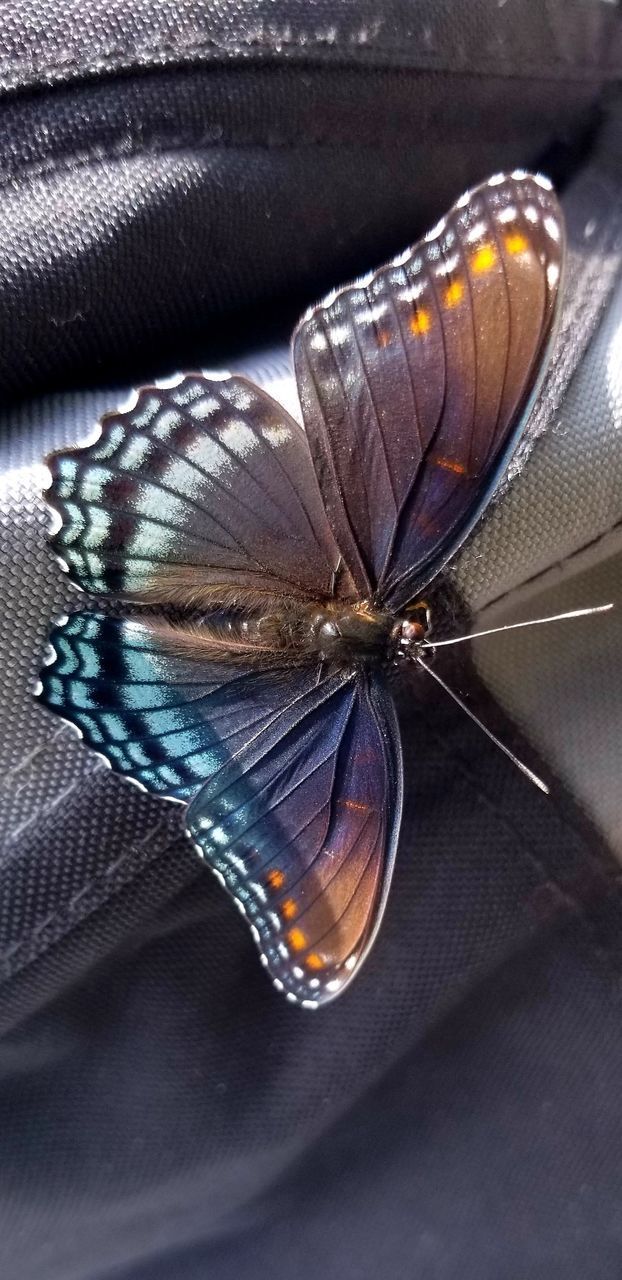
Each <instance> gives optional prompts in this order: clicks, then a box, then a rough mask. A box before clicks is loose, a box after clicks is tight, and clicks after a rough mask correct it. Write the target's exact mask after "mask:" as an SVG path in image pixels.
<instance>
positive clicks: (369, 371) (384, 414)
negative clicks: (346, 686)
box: [294, 173, 564, 609]
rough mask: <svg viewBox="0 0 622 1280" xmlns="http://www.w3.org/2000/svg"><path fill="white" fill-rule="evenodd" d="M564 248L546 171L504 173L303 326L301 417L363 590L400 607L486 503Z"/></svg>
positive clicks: (546, 336) (547, 329)
mask: <svg viewBox="0 0 622 1280" xmlns="http://www.w3.org/2000/svg"><path fill="white" fill-rule="evenodd" d="M563 248H564V231H563V221H562V214H561V210H560V208H559V205H558V202H557V200H556V198H555V195H554V193H553V191H552V190H551V187H550V184H549V183H548V182H547V180H546V179H543V178H540V177H534V176H531V175H528V174H523V173H514V174H512V175H509V176H503V175H500V176H499V177H496V178H492V179H491V180H490V181H489V182H487V183H485V184H483V185H482V186H480V187H478V188H476V189H475V190H473V191H470V192H468V193H467V194H466V195H465V196H463V197H462V198H461V199H460V200H459V201H458V202H457V204H456V205H454V207H453V208H452V209H451V211H450V212H449V213H448V215H447V217H446V218H444V219H443V220H442V222H441V223H440V224H439V225H438V227H436V228H435V229H434V230H433V231H432V232H430V234H429V235H428V236H426V237H425V239H424V240H422V241H421V242H420V243H419V244H417V245H415V247H414V248H413V249H410V250H408V251H407V252H406V253H405V254H403V255H402V256H401V257H399V258H397V259H395V261H394V262H392V263H390V264H389V265H388V266H386V267H384V268H382V269H381V270H380V271H378V272H376V273H375V274H373V275H371V276H369V277H367V278H366V279H365V280H361V281H359V282H358V283H356V284H354V285H352V286H351V287H350V288H347V289H343V290H341V291H340V292H338V293H336V294H332V295H330V296H329V297H328V298H326V300H325V301H324V302H323V303H322V304H321V305H320V306H318V307H316V308H314V309H313V310H312V311H311V312H310V313H309V314H308V315H307V316H306V317H305V318H304V319H303V320H302V322H301V324H300V326H299V328H298V330H297V332H296V334H295V337H294V359H295V365H296V374H297V379H298V387H299V392H300V398H301V404H302V410H303V417H304V421H305V425H306V429H307V434H308V436H309V442H310V445H311V451H312V454H313V458H314V463H315V467H316V470H317V473H318V478H319V481H320V485H321V488H322V492H323V495H324V502H325V506H326V510H327V513H328V517H329V520H330V522H331V525H332V528H333V532H334V533H335V537H336V539H337V542H338V543H339V547H340V549H341V551H342V553H343V555H344V558H345V560H346V562H347V564H348V566H349V568H350V571H351V573H352V576H353V578H354V580H355V582H356V585H357V588H358V590H359V591H360V592H361V594H362V595H370V594H375V595H376V596H377V597H378V598H379V599H380V600H381V601H382V602H383V603H385V604H386V605H388V606H389V607H391V608H394V609H398V608H400V607H402V606H403V605H404V604H405V603H406V602H407V601H408V600H409V599H412V597H413V595H414V593H415V592H416V591H417V590H418V589H419V588H420V587H421V586H422V585H424V584H425V582H427V581H429V580H430V579H431V578H432V577H433V576H434V574H435V573H436V572H437V571H438V569H439V568H440V567H441V566H442V564H443V563H444V562H445V560H447V558H448V557H449V556H450V555H451V554H452V553H453V552H454V551H455V549H456V547H457V546H458V545H459V544H460V542H461V541H462V540H463V538H464V537H465V536H466V534H467V533H468V531H469V529H470V528H472V526H473V524H474V522H475V520H476V519H477V517H478V516H479V515H480V513H481V511H482V509H483V507H484V506H485V504H486V502H487V501H488V500H489V498H490V496H491V494H492V492H493V490H494V488H495V486H496V484H497V483H498V480H499V477H500V474H501V472H502V470H503V468H504V467H505V466H506V464H507V462H508V460H509V457H510V454H511V452H512V450H513V449H514V448H515V446H516V444H517V442H518V439H519V436H520V432H521V430H522V428H523V425H524V423H525V420H526V416H527V413H528V411H529V408H530V406H531V402H532V398H533V396H534V394H535V391H536V389H537V386H538V385H539V380H540V378H541V376H542V372H543V368H544V364H545V355H546V353H547V350H548V347H549V345H550V338H551V332H552V327H553V321H554V316H555V312H556V308H557V299H558V294H559V282H560V273H561V267H562V260H563Z"/></svg>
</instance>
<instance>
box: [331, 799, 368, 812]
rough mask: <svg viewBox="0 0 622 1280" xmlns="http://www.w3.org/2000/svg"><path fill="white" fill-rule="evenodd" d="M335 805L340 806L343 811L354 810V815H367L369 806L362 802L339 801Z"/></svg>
mask: <svg viewBox="0 0 622 1280" xmlns="http://www.w3.org/2000/svg"><path fill="white" fill-rule="evenodd" d="M337 803H338V804H342V805H343V807H344V809H354V811H355V812H356V813H369V805H368V804H364V803H363V801H362V800H339V801H338V802H337Z"/></svg>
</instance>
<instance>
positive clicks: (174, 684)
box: [40, 613, 317, 800]
mask: <svg viewBox="0 0 622 1280" xmlns="http://www.w3.org/2000/svg"><path fill="white" fill-rule="evenodd" d="M182 634H183V633H181V632H180V631H179V630H177V629H175V628H174V627H172V626H171V625H169V624H167V623H166V622H164V621H161V620H155V619H152V618H147V617H145V618H143V619H142V620H138V619H137V618H127V619H126V618H115V617H109V616H105V615H102V614H97V613H74V614H72V615H71V616H70V617H69V619H68V620H67V622H66V623H65V624H64V625H63V626H59V627H56V628H54V630H53V631H52V633H51V635H50V650H49V657H50V659H51V661H49V663H48V665H46V666H45V667H44V668H43V671H42V673H41V686H42V688H41V693H40V696H41V698H42V701H43V702H45V703H46V705H47V706H49V707H50V708H51V709H52V710H54V711H56V712H57V714H59V715H61V716H62V717H63V718H64V719H66V720H69V721H70V722H71V723H73V724H75V725H76V726H77V727H78V728H79V729H80V731H81V733H82V735H83V737H84V738H85V740H86V741H87V742H88V744H89V745H90V746H92V747H95V748H96V750H97V751H99V752H100V753H101V754H102V755H103V756H105V757H106V758H107V759H108V760H109V761H110V764H111V765H112V766H113V768H114V769H117V770H118V771H119V772H120V773H123V774H125V776H126V777H128V778H131V779H132V780H133V781H134V782H137V783H139V784H140V785H141V786H143V787H146V788H147V790H149V791H153V792H156V793H158V794H160V795H164V796H167V797H168V798H170V799H173V800H190V799H191V798H192V796H194V795H195V794H196V792H197V790H198V789H199V788H200V787H201V786H202V785H203V783H204V782H205V780H206V779H207V778H209V777H210V776H211V775H212V773H214V771H215V770H217V769H218V768H220V767H221V766H222V764H223V763H224V762H225V761H226V760H228V759H229V757H230V755H231V754H233V753H235V752H236V751H237V750H238V748H239V747H240V746H241V745H244V744H245V743H246V742H247V740H248V739H249V737H252V736H254V735H255V734H256V733H258V732H259V731H261V730H262V729H263V728H264V727H265V726H266V725H267V724H269V723H270V721H271V720H272V719H273V718H274V716H275V714H276V713H277V712H278V711H279V709H280V707H281V704H282V702H283V700H284V699H286V700H289V699H292V698H296V697H297V696H298V694H299V693H300V692H301V691H304V690H306V689H307V688H308V687H313V686H314V685H315V683H316V681H317V669H312V670H309V669H305V670H304V671H300V670H294V671H292V672H287V673H285V672H284V671H283V669H282V668H281V669H280V670H278V671H272V670H265V671H263V670H260V671H258V670H257V669H256V668H254V667H250V666H248V667H244V666H243V665H239V664H235V663H232V662H228V661H225V662H222V663H215V662H210V663H206V662H204V661H201V660H200V658H199V659H197V657H194V656H192V654H191V653H189V652H188V647H187V646H186V645H184V644H183V643H182V640H181V638H180V637H181V636H182Z"/></svg>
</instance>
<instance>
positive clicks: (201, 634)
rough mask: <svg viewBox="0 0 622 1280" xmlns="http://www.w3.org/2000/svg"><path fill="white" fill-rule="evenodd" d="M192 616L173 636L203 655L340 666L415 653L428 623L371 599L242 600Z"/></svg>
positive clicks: (387, 661)
mask: <svg viewBox="0 0 622 1280" xmlns="http://www.w3.org/2000/svg"><path fill="white" fill-rule="evenodd" d="M243 604H244V597H243V594H240V595H238V596H237V609H236V610H235V611H228V612H227V613H225V614H224V615H223V614H221V613H220V612H218V613H216V614H215V615H214V614H207V615H204V616H202V617H198V618H194V617H193V616H192V615H191V616H190V618H189V619H188V620H186V621H184V620H183V619H178V620H177V621H176V622H175V623H174V624H173V625H172V626H171V628H170V639H171V643H172V644H173V646H174V647H175V646H176V647H177V649H178V650H179V651H181V649H182V648H184V649H185V652H186V654H187V655H188V656H190V655H191V654H192V652H193V651H194V653H195V656H196V658H197V660H198V661H203V662H204V661H207V660H209V659H212V658H218V660H219V661H221V662H225V663H226V662H230V663H232V664H238V663H239V662H240V661H243V662H245V663H247V664H251V665H255V666H257V667H258V668H259V667H262V666H265V665H269V666H273V667H276V666H283V667H290V666H297V665H300V664H301V663H307V664H312V665H313V664H315V665H317V664H318V663H320V664H322V663H328V664H330V665H331V666H333V667H334V668H336V669H342V668H355V669H356V668H366V667H370V668H377V669H378V670H381V669H384V668H386V667H390V666H393V665H395V663H396V662H397V660H398V658H404V657H411V658H414V657H415V656H416V653H417V648H418V644H419V642H420V641H421V640H422V639H423V638H424V637H425V634H426V625H424V623H423V622H422V621H415V620H413V613H414V612H424V610H423V609H421V608H419V609H417V607H415V609H414V610H411V611H409V616H403V617H400V616H397V615H395V614H392V613H390V612H387V611H386V610H382V609H378V608H374V606H373V604H372V603H371V602H370V601H366V600H361V601H358V602H353V603H351V604H347V603H345V602H343V601H337V602H333V601H308V602H302V601H300V600H295V599H294V600H289V601H288V600H275V601H273V602H271V607H269V608H268V609H267V608H266V605H265V604H264V606H263V609H259V610H258V609H254V608H253V607H252V606H250V607H247V608H246V609H244V608H243Z"/></svg>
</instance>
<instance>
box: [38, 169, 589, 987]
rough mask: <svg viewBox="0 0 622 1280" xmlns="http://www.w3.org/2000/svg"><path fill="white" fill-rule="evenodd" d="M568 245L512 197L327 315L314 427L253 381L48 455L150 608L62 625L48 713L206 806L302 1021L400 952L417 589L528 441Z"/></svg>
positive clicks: (336, 296) (468, 209)
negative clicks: (404, 743)
mask: <svg viewBox="0 0 622 1280" xmlns="http://www.w3.org/2000/svg"><path fill="white" fill-rule="evenodd" d="M563 252H564V232H563V222H562V216H561V212H560V208H559V205H558V203H557V200H556V198H555V195H554V194H553V191H552V189H551V186H550V183H549V182H548V181H547V180H546V179H544V178H542V177H538V176H533V175H530V174H526V173H522V172H517V173H513V174H511V175H509V176H507V175H499V176H498V177H495V178H491V179H490V181H489V182H486V183H484V184H483V185H482V186H479V187H477V188H476V189H474V190H472V191H470V192H468V193H467V194H466V195H464V196H462V198H461V199H460V200H458V201H457V203H456V204H455V205H454V207H453V208H452V209H451V211H450V212H449V214H448V215H447V217H445V218H443V220H442V222H441V223H439V225H438V226H437V227H435V228H434V230H433V231H431V232H430V233H429V235H427V236H425V238H424V239H423V240H422V241H420V243H418V244H416V245H415V247H414V248H412V249H409V250H407V252H406V253H403V254H401V255H400V256H399V257H398V258H395V259H394V260H393V262H390V263H389V264H388V265H387V266H385V267H382V268H381V269H380V270H379V271H377V272H375V273H374V274H370V275H369V276H366V277H365V278H364V279H362V280H359V281H357V282H356V283H355V284H353V285H351V286H349V287H348V288H345V289H341V290H339V291H338V292H336V293H333V294H331V295H330V296H329V297H327V298H326V299H325V300H324V301H323V302H322V303H321V304H320V305H319V306H317V307H315V308H314V309H313V310H311V311H310V312H308V313H307V315H305V317H304V318H303V320H302V322H301V324H300V325H299V327H298V329H297V330H296V332H295V334H294V339H293V358H294V365H295V370H296V378H297V384H298V391H299V395H300V402H301V406H302V417H303V420H304V425H305V428H306V433H305V431H303V430H302V429H301V427H300V426H299V425H298V423H297V422H295V421H294V420H293V419H292V418H290V417H289V416H288V415H287V413H286V412H285V410H284V409H283V408H282V407H281V406H280V405H279V404H277V403H276V402H275V401H274V400H272V399H271V398H270V397H269V396H268V395H266V394H265V392H263V391H261V390H260V389H259V388H258V387H256V386H254V385H253V384H252V383H251V382H249V381H247V380H246V379H245V378H242V377H238V376H232V377H226V378H223V379H218V378H210V377H206V376H203V375H201V374H192V375H188V376H185V377H183V378H182V379H181V380H180V381H179V382H178V383H177V384H176V385H174V386H167V387H158V386H152V387H146V388H143V389H142V390H141V391H139V392H138V393H137V395H136V396H135V397H134V402H133V405H132V407H131V408H127V409H125V410H123V411H119V412H117V413H112V414H108V415H107V416H106V417H105V418H104V419H103V421H102V424H101V431H100V434H99V436H98V439H97V440H96V442H95V443H90V444H89V445H87V446H86V447H84V448H79V449H75V450H67V451H64V452H62V453H57V454H55V455H53V456H52V457H51V458H50V460H49V465H50V470H51V477H52V479H51V491H50V492H49V495H48V500H49V501H50V503H51V504H52V507H53V508H54V511H55V513H56V517H57V518H56V521H55V523H56V528H55V530H54V533H53V543H54V547H55V550H56V552H57V553H58V555H59V557H62V560H63V561H64V565H65V568H67V569H68V571H69V573H70V575H71V577H72V579H73V581H74V582H75V583H76V584H77V585H78V586H79V587H81V588H83V589H84V590H85V591H87V592H90V593H91V594H93V595H96V596H107V597H112V598H113V599H115V600H116V601H119V602H126V606H129V605H130V604H134V605H135V606H139V605H140V606H145V605H146V606H150V607H149V609H145V608H144V607H143V608H142V609H139V608H134V609H133V610H130V608H129V607H126V609H125V614H124V616H113V615H112V614H105V613H95V612H86V611H85V612H81V613H74V614H73V615H72V616H71V617H70V618H69V620H68V621H67V622H66V624H65V625H64V626H62V627H56V628H55V629H54V630H53V632H52V635H51V647H50V649H49V657H50V662H49V664H48V665H47V666H46V667H45V669H44V672H43V677H42V685H43V688H42V693H43V696H44V699H45V701H46V702H47V704H48V706H50V707H52V708H53V709H54V710H55V711H57V712H58V713H60V714H61V715H62V716H63V717H64V718H66V719H68V720H70V721H71V722H72V723H73V724H74V725H76V726H77V727H78V728H79V730H80V731H81V732H82V734H83V735H84V737H85V738H86V740H87V741H88V742H89V743H90V744H91V745H92V746H93V747H95V748H96V749H97V751H99V752H101V753H102V754H103V755H104V756H105V757H106V758H107V759H108V760H109V762H110V763H111V765H112V766H113V767H114V768H115V769H118V770H119V771H120V772H121V773H123V774H126V775H127V777H128V778H130V779H132V780H133V781H134V782H136V783H138V784H140V785H142V786H144V787H146V788H147V789H149V790H150V791H154V792H157V793H159V794H161V795H163V796H167V797H169V798H171V799H174V800H180V801H183V802H185V803H187V805H188V808H187V814H186V824H187V829H188V831H189V833H190V835H191V836H192V839H193V840H194V842H195V844H196V845H197V847H198V849H199V851H200V852H201V854H202V855H203V857H204V858H205V859H206V861H207V862H208V863H209V865H210V866H211V867H212V869H213V870H214V872H215V873H216V875H217V876H218V878H219V880H220V881H221V882H222V884H224V885H225V886H226V888H227V889H228V890H229V892H230V893H231V894H232V895H233V896H234V898H235V899H236V901H237V903H238V904H239V906H240V907H241V908H242V910H243V911H244V913H245V915H246V917H247V918H248V921H249V923H250V926H251V929H252V933H253V936H254V938H255V940H256V942H257V944H258V946H259V949H260V952H261V956H262V960H263V963H264V964H265V966H266V967H267V969H268V971H269V973H270V975H271V977H272V980H273V982H274V984H275V986H276V987H277V988H278V989H279V990H282V991H284V992H285V993H286V995H287V997H288V999H290V1000H292V1001H299V1002H300V1003H302V1004H303V1005H304V1006H306V1007H315V1006H317V1005H321V1004H325V1003H326V1002H327V1001H329V1000H332V999H333V998H334V997H335V996H336V995H337V994H339V993H340V992H342V991H343V990H344V988H345V987H346V986H347V985H348V983H349V982H351V980H352V978H353V977H354V976H355V974H356V973H357V972H358V970H359V969H360V967H361V964H362V963H363V960H364V959H365V957H366V956H367V955H368V954H369V950H370V947H371V945H372V943H373V941H374V938H375V936H376V934H377V931H378V927H379V925H380V920H381V917H382V914H383V911H384V907H385V903H386V900H387V894H388V891H389V885H390V881H391V874H392V870H393V863H394V859H395V848H396V842H397V837H398V832H399V826H400V810H401V796H402V758H401V747H400V741H399V736H398V730H397V725H396V718H395V713H394V709H393V702H392V698H391V695H390V693H389V692H388V688H387V684H386V675H387V669H388V668H390V667H391V666H393V665H395V664H396V663H397V664H398V665H399V661H400V660H401V661H402V662H403V661H404V660H405V659H409V658H411V659H412V658H415V659H416V658H417V656H418V655H419V654H420V652H421V645H422V643H423V642H424V641H425V635H426V621H425V609H424V605H423V603H422V601H421V599H420V593H421V591H422V590H423V588H424V587H425V586H426V585H427V584H428V583H429V582H430V581H431V579H432V578H433V577H434V576H435V575H436V574H437V573H438V572H439V570H440V569H441V567H442V566H443V565H444V564H445V562H446V561H447V560H448V558H449V557H450V556H451V555H452V554H453V553H454V552H455V551H456V549H457V547H458V546H459V545H460V544H461V543H462V541H463V540H464V538H465V537H466V535H467V534H468V532H469V531H470V530H471V529H472V527H473V525H474V523H475V521H476V520H477V519H478V517H479V516H480V515H481V513H482V510H483V509H484V507H485V506H486V504H487V503H488V501H489V500H490V497H491V495H492V493H493V491H494V489H495V486H496V485H497V483H498V481H499V478H500V476H501V475H502V473H503V471H504V469H505V468H506V466H507V463H508V460H509V458H510V455H511V454H512V452H513V450H514V449H515V447H516V444H517V442H518V440H519V437H520V435H521V432H522V430H523V427H524V425H525V421H526V417H527V415H528V412H529V409H530V406H531V404H532V402H533V399H534V396H535V394H536V391H537V389H538V386H539V383H540V380H541V377H542V374H543V369H544V365H545V358H546V355H547V352H548V350H549V347H550V342H551V334H552V329H553V323H554V318H555V313H556V310H557V303H558V297H559V287H560V275H561V268H562V261H563ZM158 607H159V611H158Z"/></svg>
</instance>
